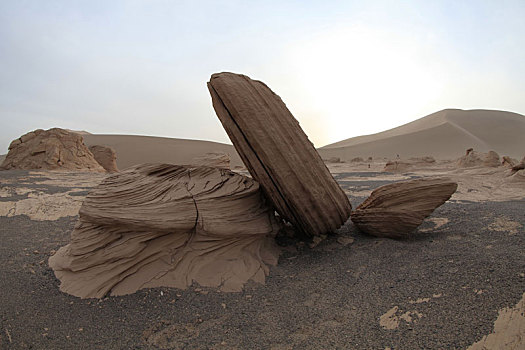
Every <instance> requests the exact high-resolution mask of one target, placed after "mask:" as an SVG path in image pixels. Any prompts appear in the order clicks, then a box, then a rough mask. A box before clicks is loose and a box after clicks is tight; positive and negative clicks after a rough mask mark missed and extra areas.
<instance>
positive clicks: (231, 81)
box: [208, 73, 351, 236]
mask: <svg viewBox="0 0 525 350" xmlns="http://www.w3.org/2000/svg"><path fill="white" fill-rule="evenodd" d="M208 89H209V90H210V94H211V97H212V102H213V107H214V108H215V112H216V113H217V116H218V117H219V119H220V120H221V123H222V125H223V126H224V128H225V129H226V132H227V133H228V135H229V137H230V139H231V141H232V142H233V145H234V146H235V148H236V149H237V152H238V153H239V155H240V156H241V158H242V160H243V162H244V164H245V165H246V168H247V169H248V170H249V172H250V174H251V175H252V176H253V178H254V179H256V180H257V181H258V182H259V183H260V185H261V187H262V189H263V191H264V193H265V195H266V196H267V197H268V198H269V199H270V201H271V202H272V203H273V205H274V207H275V209H276V210H277V212H279V214H280V215H281V216H282V217H283V218H285V219H286V220H287V221H289V222H291V223H292V224H293V225H294V227H295V228H296V229H297V230H299V231H302V232H303V233H305V234H307V235H310V236H313V235H322V234H325V233H328V232H332V231H334V230H336V229H337V228H339V227H340V226H341V225H342V224H343V223H344V222H345V221H346V220H347V218H348V216H349V214H350V211H351V205H350V202H349V201H348V198H347V197H346V195H345V193H344V192H343V190H342V189H341V188H340V187H339V185H338V184H337V182H336V181H335V180H334V178H333V177H332V175H331V174H330V172H329V171H328V169H327V167H326V165H325V164H324V163H323V161H322V159H321V157H320V156H319V154H318V153H317V151H316V150H315V148H314V146H313V145H312V143H311V142H310V141H309V140H308V137H307V136H306V135H305V133H304V132H303V130H302V129H301V127H300V126H299V123H298V122H297V120H295V118H294V117H293V115H292V114H291V113H290V111H289V110H288V108H286V105H285V104H284V102H283V101H282V100H281V99H280V98H279V96H277V95H276V94H275V93H274V92H273V91H272V90H270V89H269V88H268V87H267V86H266V85H265V84H264V83H262V82H260V81H255V80H251V79H250V78H248V77H247V76H244V75H238V74H233V73H219V74H213V75H212V76H211V79H210V82H209V83H208Z"/></svg>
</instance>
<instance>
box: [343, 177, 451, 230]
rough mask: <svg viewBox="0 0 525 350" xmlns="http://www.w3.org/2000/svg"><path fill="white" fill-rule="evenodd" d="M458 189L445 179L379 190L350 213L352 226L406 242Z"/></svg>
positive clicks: (427, 180) (404, 184)
mask: <svg viewBox="0 0 525 350" xmlns="http://www.w3.org/2000/svg"><path fill="white" fill-rule="evenodd" d="M457 187H458V185H457V183H455V182H454V181H452V180H450V179H447V178H424V179H417V180H411V181H403V182H396V183H393V184H389V185H385V186H381V187H379V188H377V189H375V190H374V191H373V192H372V194H371V195H370V197H368V198H367V199H366V200H365V201H364V202H363V203H361V204H360V205H359V206H358V207H357V208H356V209H355V210H354V211H353V212H352V216H351V218H352V222H353V223H354V224H355V225H356V226H357V227H358V228H359V229H360V230H361V231H364V232H366V233H368V234H370V235H372V236H377V237H388V238H405V237H408V236H409V235H410V234H411V233H412V232H413V231H414V230H415V229H416V228H417V227H418V226H419V225H421V223H422V222H423V220H424V219H425V218H426V217H427V216H429V215H430V214H432V212H433V211H434V210H435V209H436V208H437V207H439V206H440V205H442V204H443V203H445V202H446V201H447V200H448V199H449V198H450V197H451V196H452V194H454V192H456V189H457Z"/></svg>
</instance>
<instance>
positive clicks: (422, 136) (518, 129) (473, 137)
mask: <svg viewBox="0 0 525 350" xmlns="http://www.w3.org/2000/svg"><path fill="white" fill-rule="evenodd" d="M524 133H525V116H523V115H520V114H516V113H511V112H503V111H495V110H468V111H464V110H460V109H445V110H442V111H439V112H436V113H433V114H430V115H428V116H426V117H423V118H421V119H418V120H415V121H413V122H411V123H408V124H405V125H402V126H399V127H397V128H394V129H390V130H387V131H383V132H380V133H377V134H373V135H366V136H358V137H353V138H350V139H347V140H343V141H340V142H336V143H333V144H330V145H327V146H324V147H322V148H320V149H319V153H321V155H322V157H323V158H325V159H326V158H329V157H340V158H341V159H343V160H345V161H349V160H350V159H352V158H354V157H368V156H372V157H386V158H395V157H396V156H397V155H398V154H399V155H400V157H402V158H408V157H420V156H426V155H432V156H434V157H435V158H438V159H455V158H458V157H459V156H461V155H462V153H463V152H464V150H465V149H467V148H470V147H473V148H474V149H475V150H478V151H481V152H487V151H489V150H495V151H496V152H498V153H500V154H502V155H510V156H512V157H518V158H521V157H522V154H523V153H524V152H525V138H524V137H523V134H524Z"/></svg>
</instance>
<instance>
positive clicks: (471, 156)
mask: <svg viewBox="0 0 525 350" xmlns="http://www.w3.org/2000/svg"><path fill="white" fill-rule="evenodd" d="M456 164H457V166H458V168H472V167H498V166H500V165H501V160H500V156H499V155H498V154H497V153H496V152H494V151H489V152H488V153H482V152H476V151H474V150H473V149H472V148H469V149H468V150H467V151H466V154H465V155H464V156H463V157H461V158H459V159H458V160H457V162H456Z"/></svg>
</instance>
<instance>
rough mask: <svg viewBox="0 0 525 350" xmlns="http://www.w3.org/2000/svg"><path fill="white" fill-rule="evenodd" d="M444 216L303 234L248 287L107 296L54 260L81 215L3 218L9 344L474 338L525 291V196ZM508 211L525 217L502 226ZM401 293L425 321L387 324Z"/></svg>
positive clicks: (448, 343)
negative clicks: (341, 239)
mask: <svg viewBox="0 0 525 350" xmlns="http://www.w3.org/2000/svg"><path fill="white" fill-rule="evenodd" d="M347 175H348V174H347ZM351 175H355V174H351ZM6 176H16V174H15V175H13V174H12V172H9V171H7V172H5V171H4V172H0V180H2V179H5V178H6ZM381 184H382V183H381ZM360 185H362V186H369V188H375V187H377V186H378V184H377V182H374V181H369V182H364V183H363V182H360ZM24 186H25V185H24ZM39 186H42V185H39ZM342 186H346V184H344V183H342ZM51 190H54V189H51ZM362 200H363V198H358V199H355V198H354V199H353V204H354V206H355V204H358V203H359V202H361V201H362ZM432 216H433V217H439V218H448V219H449V220H450V221H449V223H447V224H445V225H443V226H441V227H439V228H437V229H435V230H431V231H430V232H423V231H421V230H424V229H426V228H431V227H432V226H433V224H432V223H430V222H426V223H424V224H423V225H422V226H421V227H420V231H419V232H418V233H417V234H415V235H414V237H413V238H412V239H409V240H405V241H395V240H389V239H379V238H373V237H369V236H366V235H364V234H361V233H359V232H358V231H357V230H356V229H355V227H354V226H353V225H352V224H351V222H350V221H349V222H347V224H346V225H345V226H344V227H343V228H342V229H341V230H340V235H343V236H345V237H348V236H351V237H353V238H354V239H355V241H354V242H353V243H352V244H350V245H347V246H343V245H341V244H339V243H338V242H337V238H338V236H330V237H328V239H326V240H325V241H323V242H322V243H321V244H320V245H318V246H317V247H315V248H313V249H310V248H309V247H308V245H306V244H301V243H297V242H296V243H295V244H293V245H291V246H288V247H286V249H285V251H284V253H283V255H282V256H281V258H280V260H279V265H278V266H276V267H274V268H272V269H271V273H270V276H269V277H268V278H267V282H266V285H257V284H249V285H248V286H247V287H246V288H245V291H243V292H242V293H220V292H217V291H214V290H210V289H205V288H199V287H198V286H194V287H192V288H190V289H188V290H177V289H169V288H155V289H150V290H141V291H139V292H137V293H135V294H133V295H127V296H122V297H110V298H106V299H103V300H93V299H87V300H81V299H78V298H76V297H72V296H70V295H66V294H64V293H61V292H60V291H59V289H58V284H59V282H58V280H57V279H56V278H55V277H54V274H53V272H52V271H51V270H50V268H49V267H48V265H47V259H48V258H49V256H50V255H51V253H52V252H53V251H54V250H57V249H58V248H59V247H61V246H63V245H65V244H66V243H67V242H68V240H69V234H70V232H71V230H72V228H73V226H74V224H75V222H76V218H64V219H61V220H57V221H43V222H39V221H31V220H30V219H29V218H28V217H26V216H15V217H11V218H6V217H0V239H1V242H2V243H1V245H0V282H1V287H0V288H1V289H0V320H1V323H0V327H1V328H0V348H2V349H11V348H12V349H19V348H21V349H24V348H32V349H150V348H151V349H155V348H158V347H163V348H174V349H232V348H238V349H272V348H273V349H385V348H386V347H390V348H392V349H423V348H425V349H459V348H466V347H467V346H468V345H470V344H472V343H474V342H476V341H477V340H479V339H480V338H481V337H482V336H483V335H485V334H488V333H490V332H491V331H492V328H493V323H494V320H495V319H496V317H497V314H498V310H499V309H501V308H503V307H507V306H513V305H515V304H516V303H517V302H518V301H519V299H520V298H521V296H522V294H523V292H524V291H525V278H524V277H523V273H524V272H525V249H524V248H525V232H524V229H523V225H524V224H525V201H514V202H499V203H497V202H485V203H462V204H459V203H446V204H445V205H443V206H442V207H440V208H438V209H437V210H436V211H435V212H434V214H433V215H432ZM501 217H504V218H506V219H507V220H511V221H517V222H519V223H521V224H522V226H521V228H519V229H518V232H517V233H515V234H509V232H505V231H493V230H491V229H490V227H489V226H490V224H491V223H493V222H494V220H495V219H497V218H501ZM418 298H429V300H428V301H426V302H420V303H414V301H416V300H417V299H418ZM411 301H412V303H411ZM394 306H397V307H398V313H397V315H401V314H403V313H405V312H411V314H410V315H412V319H413V320H412V322H406V321H404V320H401V321H400V323H399V327H398V328H395V329H391V330H390V329H384V328H383V327H381V326H380V317H381V315H383V314H385V313H386V312H387V311H388V310H390V309H392V308H393V307H394ZM418 315H419V316H418Z"/></svg>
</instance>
